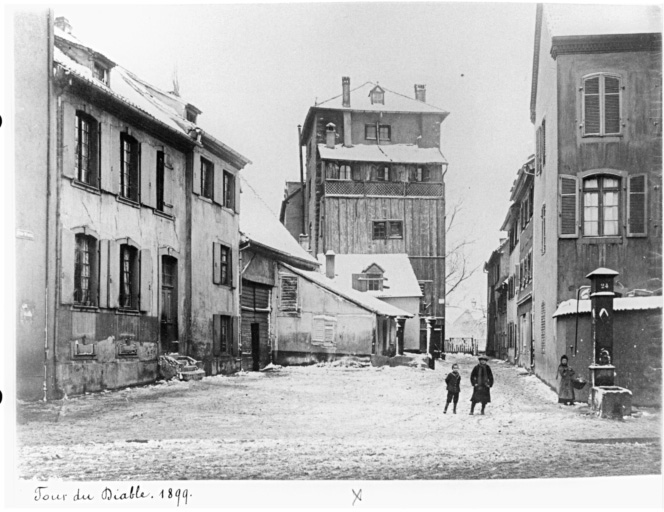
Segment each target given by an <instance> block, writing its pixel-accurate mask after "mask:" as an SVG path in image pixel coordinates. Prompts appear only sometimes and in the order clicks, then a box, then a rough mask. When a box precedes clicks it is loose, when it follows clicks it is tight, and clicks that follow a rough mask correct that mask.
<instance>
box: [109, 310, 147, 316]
mask: <svg viewBox="0 0 664 512" xmlns="http://www.w3.org/2000/svg"><path fill="white" fill-rule="evenodd" d="M115 314H116V315H126V316H140V315H141V312H140V311H139V310H137V309H123V308H118V309H116V310H115Z"/></svg>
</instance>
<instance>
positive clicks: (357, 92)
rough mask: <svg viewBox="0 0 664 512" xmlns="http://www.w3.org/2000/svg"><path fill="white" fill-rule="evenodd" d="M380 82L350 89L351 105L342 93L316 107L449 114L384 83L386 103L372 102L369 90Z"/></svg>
mask: <svg viewBox="0 0 664 512" xmlns="http://www.w3.org/2000/svg"><path fill="white" fill-rule="evenodd" d="M377 85H378V84H377V83H373V82H365V83H364V84H362V85H360V86H359V87H356V88H354V89H351V90H350V107H344V106H343V105H342V100H343V98H342V95H341V94H340V95H339V96H335V97H334V98H330V99H329V100H325V101H322V102H320V103H317V104H316V107H321V108H334V109H343V110H362V111H373V112H416V113H430V114H443V115H447V114H448V112H446V111H445V110H443V109H442V108H438V107H434V106H433V105H429V104H428V103H425V102H423V101H419V100H416V99H415V98H410V97H408V96H405V95H403V94H399V93H398V92H394V91H390V90H389V89H386V88H385V87H383V86H382V85H381V86H380V88H381V89H382V90H383V91H384V93H385V94H384V103H375V104H372V103H371V98H370V97H369V92H370V91H371V90H372V89H373V88H374V87H376V86H377Z"/></svg>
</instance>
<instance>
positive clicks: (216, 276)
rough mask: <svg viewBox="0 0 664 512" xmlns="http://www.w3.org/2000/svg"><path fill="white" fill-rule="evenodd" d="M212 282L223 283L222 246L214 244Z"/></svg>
mask: <svg viewBox="0 0 664 512" xmlns="http://www.w3.org/2000/svg"><path fill="white" fill-rule="evenodd" d="M212 282H213V283H214V284H220V283H221V244H218V243H217V242H212Z"/></svg>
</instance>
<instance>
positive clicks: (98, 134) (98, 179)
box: [94, 122, 101, 188]
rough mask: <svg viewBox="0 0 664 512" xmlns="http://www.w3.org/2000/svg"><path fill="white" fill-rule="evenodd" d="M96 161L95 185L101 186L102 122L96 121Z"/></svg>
mask: <svg viewBox="0 0 664 512" xmlns="http://www.w3.org/2000/svg"><path fill="white" fill-rule="evenodd" d="M94 155H95V161H94V169H95V171H96V176H95V183H94V186H95V187H97V188H99V187H101V122H95V153H94Z"/></svg>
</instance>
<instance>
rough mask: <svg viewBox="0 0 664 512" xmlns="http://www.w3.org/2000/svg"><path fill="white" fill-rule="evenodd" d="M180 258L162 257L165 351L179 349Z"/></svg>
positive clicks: (162, 334) (162, 305)
mask: <svg viewBox="0 0 664 512" xmlns="http://www.w3.org/2000/svg"><path fill="white" fill-rule="evenodd" d="M177 273H178V260H177V259H175V258H173V257H171V256H162V258H161V312H160V324H161V325H160V331H161V350H162V352H163V353H168V352H172V351H174V350H177V346H176V344H175V343H174V342H176V341H177V340H178V297H177V282H178V276H177Z"/></svg>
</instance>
